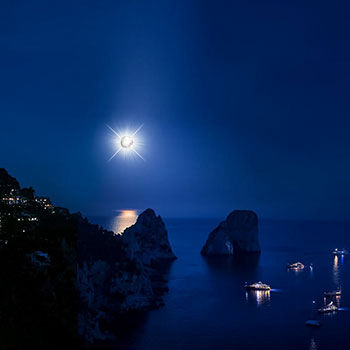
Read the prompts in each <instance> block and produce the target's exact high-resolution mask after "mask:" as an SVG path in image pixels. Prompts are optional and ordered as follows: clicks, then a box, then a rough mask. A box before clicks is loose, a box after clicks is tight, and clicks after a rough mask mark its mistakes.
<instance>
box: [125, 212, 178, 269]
mask: <svg viewBox="0 0 350 350" xmlns="http://www.w3.org/2000/svg"><path fill="white" fill-rule="evenodd" d="M122 239H123V242H124V243H125V244H126V245H127V246H128V252H129V254H130V258H131V259H133V258H135V257H137V258H139V259H140V260H141V261H142V262H143V263H144V264H146V265H150V264H151V263H153V262H159V261H160V260H174V259H176V256H175V254H174V253H173V251H172V249H171V246H170V243H169V240H168V232H167V230H166V228H165V225H164V222H163V220H162V218H161V217H160V216H156V214H155V212H154V211H153V210H152V209H146V210H145V211H144V212H143V213H141V214H140V215H139V217H138V218H137V221H136V223H135V224H134V225H133V226H131V227H129V228H127V229H126V230H125V231H124V232H123V234H122Z"/></svg>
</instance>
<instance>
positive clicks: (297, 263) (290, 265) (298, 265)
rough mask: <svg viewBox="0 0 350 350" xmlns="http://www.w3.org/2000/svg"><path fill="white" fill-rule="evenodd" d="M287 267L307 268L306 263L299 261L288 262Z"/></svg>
mask: <svg viewBox="0 0 350 350" xmlns="http://www.w3.org/2000/svg"><path fill="white" fill-rule="evenodd" d="M287 268H288V269H290V270H303V269H304V268H305V265H304V264H302V263H301V262H299V261H298V262H296V263H293V264H288V265H287Z"/></svg>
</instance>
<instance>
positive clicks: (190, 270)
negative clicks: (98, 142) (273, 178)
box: [95, 219, 350, 350]
mask: <svg viewBox="0 0 350 350" xmlns="http://www.w3.org/2000/svg"><path fill="white" fill-rule="evenodd" d="M164 221H165V224H166V226H167V228H168V231H169V238H170V241H171V244H172V247H173V250H174V251H175V253H176V255H177V256H178V260H177V261H175V262H174V263H173V264H172V266H171V268H170V271H169V274H168V279H169V289H170V291H169V293H168V294H167V295H166V296H165V298H164V299H165V307H163V308H161V309H159V310H155V311H151V312H149V313H147V315H144V317H143V318H142V319H140V320H139V321H138V322H136V323H135V324H133V325H132V330H130V329H129V331H128V332H122V334H121V337H120V339H119V340H118V342H117V343H116V344H115V346H114V348H115V349H142V350H148V349H149V350H151V349H152V350H155V349H159V350H160V349H162V350H164V349H166V350H172V349H203V350H204V349H252V348H253V346H258V348H259V349H319V350H320V349H334V348H335V347H336V346H337V347H338V346H339V347H342V348H349V347H350V333H349V331H348V330H349V329H350V273H349V272H350V255H349V256H344V257H343V258H338V259H335V258H334V256H333V255H332V253H331V251H332V249H333V248H335V247H338V248H343V247H345V248H346V247H349V248H350V223H315V222H313V223H312V222H277V221H275V222H274V221H266V222H262V223H260V241H261V246H262V253H261V255H260V257H257V258H254V257H253V256H248V257H247V258H245V259H237V258H229V257H228V258H218V259H206V258H204V257H202V256H201V255H200V253H199V252H200V249H201V247H202V246H203V244H204V242H205V240H206V238H207V236H208V233H209V232H210V231H211V230H212V229H213V228H215V227H216V225H217V224H218V220H198V219H193V220H192V219H168V220H164ZM95 222H97V223H100V224H104V225H105V226H108V221H106V220H103V219H95ZM295 261H302V262H303V263H305V264H310V263H312V264H313V269H312V270H310V269H308V268H307V269H305V270H304V271H301V272H293V271H287V270H286V264H287V263H288V262H295ZM256 281H263V282H265V283H268V284H270V285H271V287H272V288H273V291H271V293H270V294H264V293H262V294H256V293H254V292H250V293H246V291H245V289H244V288H243V285H244V283H245V282H256ZM338 287H341V288H342V291H343V295H342V296H341V298H340V299H339V300H337V301H336V302H337V303H338V305H339V306H341V307H342V308H344V310H342V311H339V312H338V313H336V314H331V315H323V316H322V315H321V316H320V320H321V322H322V326H321V328H320V329H309V328H307V327H306V326H305V324H304V323H305V321H306V320H307V319H310V318H312V316H315V315H316V314H314V315H313V308H317V307H321V306H323V305H324V300H323V292H324V291H326V290H334V289H336V288H338ZM312 301H315V304H314V306H313V303H312ZM316 316H317V315H316ZM317 317H318V316H317Z"/></svg>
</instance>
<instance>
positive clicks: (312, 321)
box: [305, 320, 321, 328]
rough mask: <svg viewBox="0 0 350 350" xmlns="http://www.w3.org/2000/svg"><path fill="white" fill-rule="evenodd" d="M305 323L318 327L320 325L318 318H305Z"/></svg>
mask: <svg viewBox="0 0 350 350" xmlns="http://www.w3.org/2000/svg"><path fill="white" fill-rule="evenodd" d="M305 325H306V326H308V327H313V328H319V327H320V326H321V322H320V321H318V320H307V321H306V322H305Z"/></svg>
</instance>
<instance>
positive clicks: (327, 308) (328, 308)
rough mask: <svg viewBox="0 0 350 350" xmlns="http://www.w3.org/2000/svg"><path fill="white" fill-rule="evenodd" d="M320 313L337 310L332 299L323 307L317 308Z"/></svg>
mask: <svg viewBox="0 0 350 350" xmlns="http://www.w3.org/2000/svg"><path fill="white" fill-rule="evenodd" d="M317 311H318V312H320V313H321V314H325V313H329V312H335V311H338V308H337V307H336V306H335V305H334V304H333V301H331V302H330V303H329V304H327V305H326V306H324V307H321V308H320V309H318V310H317Z"/></svg>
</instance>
